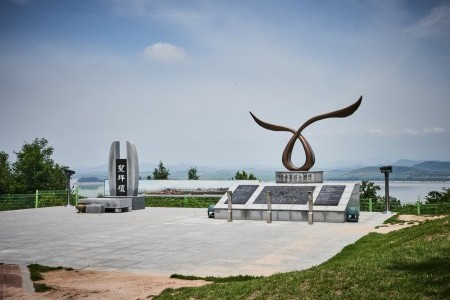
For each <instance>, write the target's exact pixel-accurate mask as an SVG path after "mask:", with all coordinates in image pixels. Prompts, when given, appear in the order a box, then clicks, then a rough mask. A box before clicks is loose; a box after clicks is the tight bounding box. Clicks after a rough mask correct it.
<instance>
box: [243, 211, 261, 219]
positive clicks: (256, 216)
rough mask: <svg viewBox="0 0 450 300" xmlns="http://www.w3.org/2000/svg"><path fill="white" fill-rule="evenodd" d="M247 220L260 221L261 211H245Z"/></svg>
mask: <svg viewBox="0 0 450 300" xmlns="http://www.w3.org/2000/svg"><path fill="white" fill-rule="evenodd" d="M246 219H247V220H262V219H263V218H262V211H261V210H248V211H247V218H246Z"/></svg>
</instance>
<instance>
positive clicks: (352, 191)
mask: <svg viewBox="0 0 450 300" xmlns="http://www.w3.org/2000/svg"><path fill="white" fill-rule="evenodd" d="M230 192H231V193H232V197H231V199H232V204H233V205H232V211H231V213H232V218H233V220H267V219H268V217H269V216H268V215H267V214H268V211H270V213H271V214H272V220H273V221H303V222H308V221H309V222H311V221H313V222H314V223H315V222H332V223H342V222H345V216H346V212H347V211H348V210H349V209H353V210H356V211H359V209H360V204H359V184H358V183H354V182H347V183H345V182H340V183H329V184H326V183H302V184H299V183H273V182H272V183H260V184H259V185H238V186H235V187H232V188H230ZM266 195H270V197H271V205H270V210H269V207H268V204H267V201H266ZM308 195H310V196H309V197H308ZM235 196H236V197H235ZM311 196H312V197H311ZM308 198H310V202H309V203H308ZM228 201H229V199H228V198H227V196H226V195H224V196H223V197H222V198H221V199H220V200H219V202H218V203H217V204H216V205H215V206H214V217H215V218H216V219H227V218H228V215H229V214H228V211H229V206H228V204H229V203H228Z"/></svg>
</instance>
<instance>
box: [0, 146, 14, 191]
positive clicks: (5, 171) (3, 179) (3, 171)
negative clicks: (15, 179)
mask: <svg viewBox="0 0 450 300" xmlns="http://www.w3.org/2000/svg"><path fill="white" fill-rule="evenodd" d="M11 176H12V174H11V166H10V165H9V161H8V154H7V153H6V152H3V151H0V194H6V193H9V192H10V191H11V182H12V180H11Z"/></svg>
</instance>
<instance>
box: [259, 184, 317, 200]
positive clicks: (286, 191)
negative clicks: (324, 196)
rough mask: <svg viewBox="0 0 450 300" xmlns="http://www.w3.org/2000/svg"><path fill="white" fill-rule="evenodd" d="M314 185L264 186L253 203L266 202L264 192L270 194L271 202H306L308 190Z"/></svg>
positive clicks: (311, 189) (312, 190) (312, 189)
mask: <svg viewBox="0 0 450 300" xmlns="http://www.w3.org/2000/svg"><path fill="white" fill-rule="evenodd" d="M315 188H316V187H315V186H266V187H264V188H263V190H262V191H261V193H260V194H259V195H258V197H257V198H256V200H255V202H254V203H255V204H266V203H267V201H266V193H267V192H270V193H271V194H272V204H306V203H307V202H308V192H314V189H315Z"/></svg>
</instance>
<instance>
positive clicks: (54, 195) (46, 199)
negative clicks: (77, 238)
mask: <svg viewBox="0 0 450 300" xmlns="http://www.w3.org/2000/svg"><path fill="white" fill-rule="evenodd" d="M74 192H75V193H74V194H70V199H69V203H70V205H76V204H77V202H78V190H77V189H76V190H75V191H74ZM67 202H68V199H67V190H60V191H38V190H36V193H34V194H3V195H0V211H5V210H16V209H27V208H38V207H51V206H64V205H67Z"/></svg>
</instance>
